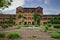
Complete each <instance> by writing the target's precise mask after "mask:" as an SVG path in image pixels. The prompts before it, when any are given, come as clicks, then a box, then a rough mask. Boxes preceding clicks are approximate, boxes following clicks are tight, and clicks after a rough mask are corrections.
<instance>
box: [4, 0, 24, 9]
mask: <svg viewBox="0 0 60 40" xmlns="http://www.w3.org/2000/svg"><path fill="white" fill-rule="evenodd" d="M24 3H25V0H13V2H12V5H11V6H9V8H5V10H12V9H15V8H16V7H18V6H22V5H23V4H24Z"/></svg>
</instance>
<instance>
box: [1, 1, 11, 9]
mask: <svg viewBox="0 0 60 40" xmlns="http://www.w3.org/2000/svg"><path fill="white" fill-rule="evenodd" d="M11 2H12V0H0V9H1V8H5V7H8V6H9V5H11Z"/></svg>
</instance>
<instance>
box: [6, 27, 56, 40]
mask: <svg viewBox="0 0 60 40" xmlns="http://www.w3.org/2000/svg"><path fill="white" fill-rule="evenodd" d="M7 31H8V30H7ZM10 31H16V32H20V34H21V37H22V38H21V39H16V40H57V39H53V38H51V37H50V36H49V35H48V33H47V32H42V31H40V28H39V27H38V28H21V29H19V30H17V29H16V30H10Z"/></svg>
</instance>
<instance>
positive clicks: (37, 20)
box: [33, 13, 41, 25]
mask: <svg viewBox="0 0 60 40" xmlns="http://www.w3.org/2000/svg"><path fill="white" fill-rule="evenodd" d="M33 19H34V21H35V22H36V24H38V25H40V20H41V16H40V15H39V14H37V13H35V14H34V17H33Z"/></svg>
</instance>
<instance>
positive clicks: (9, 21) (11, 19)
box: [8, 16, 13, 24]
mask: <svg viewBox="0 0 60 40" xmlns="http://www.w3.org/2000/svg"><path fill="white" fill-rule="evenodd" d="M8 23H9V24H13V18H12V17H11V16H10V18H9V19H8Z"/></svg>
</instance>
